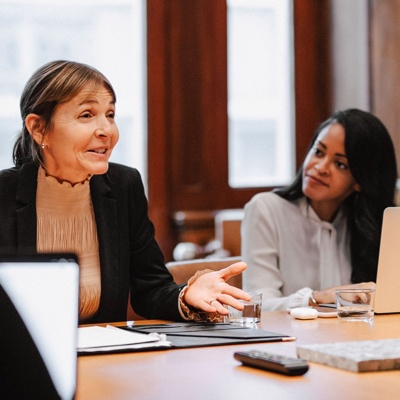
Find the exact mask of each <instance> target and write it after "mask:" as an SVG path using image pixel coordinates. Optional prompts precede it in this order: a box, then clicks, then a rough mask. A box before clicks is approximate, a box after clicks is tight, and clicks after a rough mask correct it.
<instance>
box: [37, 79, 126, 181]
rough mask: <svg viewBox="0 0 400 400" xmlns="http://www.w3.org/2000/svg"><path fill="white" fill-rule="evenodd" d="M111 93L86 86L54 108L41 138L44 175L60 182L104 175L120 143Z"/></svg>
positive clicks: (103, 88)
mask: <svg viewBox="0 0 400 400" xmlns="http://www.w3.org/2000/svg"><path fill="white" fill-rule="evenodd" d="M114 118H115V104H114V100H113V97H112V95H111V93H110V92H109V91H108V90H107V89H106V88H105V87H100V88H99V89H97V90H93V88H92V86H90V85H87V86H85V87H84V88H83V89H82V90H81V91H80V92H79V93H78V94H77V95H76V96H75V97H73V98H72V99H71V100H69V101H68V102H65V103H61V104H59V105H58V106H57V108H56V110H55V112H54V115H53V122H52V127H51V130H50V131H49V132H48V133H47V134H46V135H45V136H44V137H43V143H44V148H43V156H44V164H45V168H46V171H47V173H48V174H49V175H52V176H55V177H56V178H58V179H59V180H66V181H69V182H71V183H77V182H82V181H84V180H85V179H86V178H87V176H88V175H99V174H104V173H105V172H107V170H108V160H109V158H110V156H111V152H112V150H113V148H114V146H115V145H116V144H117V142H118V139H119V131H118V127H117V124H116V122H115V119H114Z"/></svg>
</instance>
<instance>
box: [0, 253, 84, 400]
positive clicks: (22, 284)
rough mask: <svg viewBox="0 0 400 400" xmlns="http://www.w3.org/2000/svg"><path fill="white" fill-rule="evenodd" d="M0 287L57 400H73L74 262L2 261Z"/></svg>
mask: <svg viewBox="0 0 400 400" xmlns="http://www.w3.org/2000/svg"><path fill="white" fill-rule="evenodd" d="M0 285H1V287H2V288H3V289H4V290H5V292H6V294H7V295H8V297H9V299H10V300H11V302H12V303H13V305H14V307H15V309H16V310H17V311H18V313H19V315H20V317H21V318H22V320H23V322H24V323H25V326H26V328H27V329H28V331H29V333H30V335H31V337H32V340H33V342H34V343H35V345H36V347H37V349H38V350H39V353H40V355H41V357H42V359H43V361H44V364H45V365H46V367H47V370H48V372H49V375H50V377H51V379H52V381H53V384H54V386H55V388H56V390H57V392H58V393H59V395H60V397H61V398H62V399H72V398H73V397H74V393H75V389H76V366H77V351H76V348H77V327H78V298H79V266H78V262H77V258H76V257H75V256H74V255H70V254H68V255H60V254H41V255H37V256H36V255H35V256H32V257H1V258H0ZM10 334H12V333H10Z"/></svg>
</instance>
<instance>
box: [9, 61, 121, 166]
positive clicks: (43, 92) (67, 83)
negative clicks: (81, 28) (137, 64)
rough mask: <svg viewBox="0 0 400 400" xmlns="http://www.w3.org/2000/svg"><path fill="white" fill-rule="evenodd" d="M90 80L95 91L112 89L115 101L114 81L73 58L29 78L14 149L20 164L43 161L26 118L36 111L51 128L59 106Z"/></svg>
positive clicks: (23, 95)
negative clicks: (27, 125) (112, 83)
mask: <svg viewBox="0 0 400 400" xmlns="http://www.w3.org/2000/svg"><path fill="white" fill-rule="evenodd" d="M88 83H90V84H92V85H93V90H96V89H97V88H98V87H101V86H103V87H105V88H106V89H107V90H109V91H110V94H111V95H112V97H113V99H114V102H115V101H116V95H115V92H114V89H113V87H112V85H111V83H110V82H109V81H108V79H107V78H106V77H105V76H104V75H103V74H102V73H101V72H99V71H98V70H97V69H95V68H93V67H91V66H89V65H86V64H82V63H77V62H73V61H64V60H59V61H52V62H49V63H47V64H45V65H43V66H42V67H40V68H39V69H38V70H37V71H36V72H35V73H34V74H33V75H32V77H31V78H30V79H29V80H28V82H27V84H26V86H25V88H24V90H23V92H22V95H21V100H20V112H21V117H22V131H21V132H20V134H19V135H18V137H17V139H16V141H15V144H14V149H13V160H14V164H15V165H16V166H21V165H22V164H24V163H26V162H34V163H37V164H43V157H42V153H41V148H40V146H39V144H37V143H36V142H35V141H34V140H33V138H32V136H31V135H30V133H29V131H28V130H27V128H26V126H25V118H26V117H27V116H28V115H29V114H36V115H39V116H40V117H41V118H42V121H43V123H44V130H45V132H47V131H48V130H49V129H50V128H51V124H52V118H53V115H54V112H55V109H56V107H57V105H59V104H60V103H64V102H67V101H69V100H71V99H72V98H73V97H75V96H76V95H77V94H78V93H79V92H80V90H81V89H82V88H83V87H84V86H85V85H87V84H88Z"/></svg>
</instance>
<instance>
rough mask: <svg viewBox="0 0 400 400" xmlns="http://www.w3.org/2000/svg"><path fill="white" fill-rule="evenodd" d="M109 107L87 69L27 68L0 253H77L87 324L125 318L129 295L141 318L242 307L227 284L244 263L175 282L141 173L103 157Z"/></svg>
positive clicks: (105, 87)
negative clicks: (156, 235) (156, 234)
mask: <svg viewBox="0 0 400 400" xmlns="http://www.w3.org/2000/svg"><path fill="white" fill-rule="evenodd" d="M115 103H116V96H115V93H114V89H113V87H112V86H111V84H110V82H109V81H108V80H107V78H106V77H105V76H104V75H103V74H101V73H100V72H99V71H97V70H96V69H94V68H92V67H90V66H88V65H85V64H80V63H76V62H70V61H54V62H50V63H48V64H46V65H44V66H43V67H41V68H39V69H38V70H37V71H36V72H35V73H34V74H33V76H32V77H31V78H30V80H29V81H28V83H27V85H26V87H25V89H24V91H23V94H22V97H21V102H20V107H21V116H22V121H23V129H22V131H21V133H20V135H19V136H18V138H17V140H16V143H15V146H14V153H13V155H14V164H15V167H14V168H10V169H7V170H4V171H2V172H1V173H0V204H1V207H0V219H1V221H2V223H1V225H0V251H1V252H3V253H8V254H10V253H14V254H32V253H45V252H46V253H48V252H74V253H76V254H77V255H78V256H79V261H80V268H81V270H80V273H81V277H80V319H81V322H85V323H94V322H104V321H116V320H124V319H125V318H126V309H127V304H128V298H129V294H130V298H131V303H132V306H133V308H134V309H135V311H136V312H137V313H138V314H140V315H142V316H144V317H147V318H162V319H170V320H182V319H186V320H188V319H189V320H204V319H206V320H210V319H211V320H212V319H213V318H218V316H219V314H221V315H224V314H226V313H227V310H226V308H225V307H223V305H222V304H223V303H224V304H230V305H232V306H234V307H237V308H239V309H241V308H242V307H243V306H242V304H241V303H240V302H239V301H238V299H245V300H248V299H249V296H248V294H247V293H245V292H243V291H241V290H240V289H237V288H235V287H232V286H230V285H228V284H227V283H226V280H227V279H229V277H231V276H232V275H236V274H239V273H241V272H242V271H243V270H244V269H245V268H246V265H245V264H244V263H238V264H234V265H232V266H230V267H228V268H226V269H224V270H221V271H219V272H209V273H202V274H197V275H196V277H195V278H193V279H191V280H190V281H189V282H190V284H189V285H177V284H175V283H174V282H173V279H172V277H171V275H170V274H169V272H168V270H167V269H166V267H165V265H164V258H163V254H162V252H161V250H160V248H159V246H158V244H157V242H156V240H155V238H154V226H153V224H152V223H151V221H150V220H149V217H148V213H147V200H146V197H145V193H144V188H143V183H142V180H141V177H140V175H139V172H138V171H137V170H135V169H133V168H129V167H127V166H123V165H119V164H114V163H109V158H110V155H111V152H112V150H113V148H114V146H115V145H116V144H117V142H118V138H119V132H118V127H117V124H116V121H115ZM44 279H45V277H44ZM49 301H51V299H49Z"/></svg>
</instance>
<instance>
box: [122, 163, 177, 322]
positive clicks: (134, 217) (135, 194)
mask: <svg viewBox="0 0 400 400" xmlns="http://www.w3.org/2000/svg"><path fill="white" fill-rule="evenodd" d="M133 178H134V182H133V184H131V185H130V186H129V205H128V206H129V210H130V212H129V215H130V222H129V240H130V243H129V247H130V254H129V264H130V266H129V277H130V293H131V303H132V307H133V308H134V310H135V311H136V312H137V313H138V314H139V315H142V316H143V317H146V318H152V319H159V318H160V319H168V320H175V321H176V320H178V321H180V320H182V317H181V315H180V313H179V310H178V296H179V293H180V290H181V289H182V287H183V285H177V284H176V283H175V282H174V281H173V278H172V276H171V274H170V273H169V271H168V270H167V268H166V266H165V262H164V256H163V253H162V251H161V249H160V247H159V245H158V243H157V241H156V239H155V228H154V225H153V223H152V222H151V221H150V219H149V216H148V204H147V199H146V196H145V191H144V187H143V182H142V180H141V178H140V174H139V172H137V171H136V170H135V174H134V176H133Z"/></svg>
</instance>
